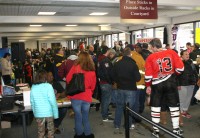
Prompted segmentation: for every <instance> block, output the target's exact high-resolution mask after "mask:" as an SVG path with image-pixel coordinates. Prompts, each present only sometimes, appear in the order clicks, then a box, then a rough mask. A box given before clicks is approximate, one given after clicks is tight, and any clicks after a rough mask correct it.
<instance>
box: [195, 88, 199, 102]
mask: <svg viewBox="0 0 200 138" xmlns="http://www.w3.org/2000/svg"><path fill="white" fill-rule="evenodd" d="M194 97H195V98H196V99H197V100H200V88H199V89H198V90H197V92H196V94H195V96H194Z"/></svg>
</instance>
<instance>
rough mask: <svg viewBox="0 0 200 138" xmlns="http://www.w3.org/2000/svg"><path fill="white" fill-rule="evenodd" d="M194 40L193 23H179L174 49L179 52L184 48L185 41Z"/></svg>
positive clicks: (191, 41)
mask: <svg viewBox="0 0 200 138" xmlns="http://www.w3.org/2000/svg"><path fill="white" fill-rule="evenodd" d="M187 42H190V43H192V44H193V42H194V31H193V23H187V24H180V25H179V26H178V33H177V43H176V49H177V50H178V52H180V51H181V50H183V49H186V43H187Z"/></svg>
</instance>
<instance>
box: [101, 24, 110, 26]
mask: <svg viewBox="0 0 200 138" xmlns="http://www.w3.org/2000/svg"><path fill="white" fill-rule="evenodd" d="M98 26H110V24H100V25H98Z"/></svg>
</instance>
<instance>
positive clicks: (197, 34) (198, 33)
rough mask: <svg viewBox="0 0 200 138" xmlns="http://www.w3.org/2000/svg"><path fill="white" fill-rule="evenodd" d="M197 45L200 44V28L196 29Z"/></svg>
mask: <svg viewBox="0 0 200 138" xmlns="http://www.w3.org/2000/svg"><path fill="white" fill-rule="evenodd" d="M195 43H199V44H200V28H196V32H195Z"/></svg>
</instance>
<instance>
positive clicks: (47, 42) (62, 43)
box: [39, 41, 67, 50]
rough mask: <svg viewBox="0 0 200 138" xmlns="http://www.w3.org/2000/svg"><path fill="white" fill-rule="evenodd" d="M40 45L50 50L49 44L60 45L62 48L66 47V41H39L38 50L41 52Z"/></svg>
mask: <svg viewBox="0 0 200 138" xmlns="http://www.w3.org/2000/svg"><path fill="white" fill-rule="evenodd" d="M42 43H46V45H47V48H51V43H61V45H62V47H67V43H66V41H39V47H40V48H39V50H41V44H42Z"/></svg>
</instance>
